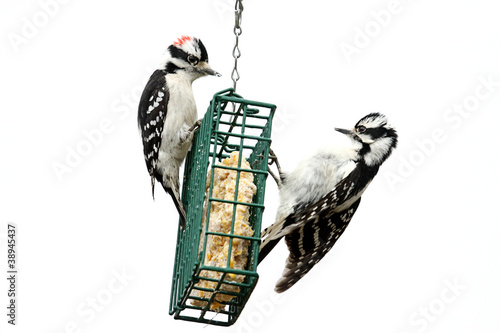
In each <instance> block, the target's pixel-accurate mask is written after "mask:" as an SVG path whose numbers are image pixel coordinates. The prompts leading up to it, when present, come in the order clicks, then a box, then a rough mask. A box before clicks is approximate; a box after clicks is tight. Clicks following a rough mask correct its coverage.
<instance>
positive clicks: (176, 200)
mask: <svg viewBox="0 0 500 333" xmlns="http://www.w3.org/2000/svg"><path fill="white" fill-rule="evenodd" d="M163 188H164V189H165V191H166V192H167V193H168V194H170V196H171V197H172V200H173V202H174V205H175V208H177V211H178V212H179V217H180V218H181V222H180V223H181V228H182V229H184V227H185V226H186V220H187V216H186V211H185V210H184V206H183V205H182V202H181V198H180V196H179V192H176V191H174V190H173V189H172V188H170V187H165V186H164V187H163Z"/></svg>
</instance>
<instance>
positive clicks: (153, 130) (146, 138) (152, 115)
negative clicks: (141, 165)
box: [137, 70, 170, 196]
mask: <svg viewBox="0 0 500 333" xmlns="http://www.w3.org/2000/svg"><path fill="white" fill-rule="evenodd" d="M169 97H170V95H169V92H168V88H167V84H166V79H165V72H164V71H162V70H156V71H155V72H154V73H153V74H152V75H151V77H150V78H149V81H148V83H147V84H146V87H145V88H144V91H143V93H142V96H141V100H140V102H139V113H138V117H137V120H138V123H139V128H140V130H141V135H142V144H143V146H144V159H145V161H146V166H147V168H148V172H149V174H150V176H151V183H152V186H153V196H154V176H155V174H154V172H155V168H156V164H157V161H158V151H159V149H160V144H161V134H162V131H163V126H164V123H165V118H166V117H167V103H168V100H169Z"/></svg>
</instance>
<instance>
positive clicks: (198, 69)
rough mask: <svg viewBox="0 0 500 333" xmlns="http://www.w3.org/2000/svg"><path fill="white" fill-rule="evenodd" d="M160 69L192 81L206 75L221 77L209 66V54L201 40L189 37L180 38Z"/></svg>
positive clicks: (170, 48) (169, 51)
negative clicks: (184, 76) (182, 75)
mask: <svg viewBox="0 0 500 333" xmlns="http://www.w3.org/2000/svg"><path fill="white" fill-rule="evenodd" d="M160 69H162V70H166V71H167V73H176V74H184V75H186V77H187V78H188V79H190V80H191V82H192V81H194V80H196V79H198V78H200V77H202V76H206V75H215V76H220V74H219V73H217V72H216V71H214V70H213V69H212V68H211V67H210V65H209V64H208V53H207V49H206V48H205V45H203V43H202V42H201V40H200V39H198V38H195V37H189V36H182V37H180V38H178V39H177V40H176V41H175V42H174V43H173V44H172V45H170V46H169V47H168V49H167V51H165V57H164V59H163V61H162V62H161V64H160Z"/></svg>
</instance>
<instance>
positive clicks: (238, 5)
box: [231, 0, 243, 92]
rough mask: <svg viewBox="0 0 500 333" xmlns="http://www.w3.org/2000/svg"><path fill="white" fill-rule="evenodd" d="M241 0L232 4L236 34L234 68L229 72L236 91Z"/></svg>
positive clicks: (238, 75) (241, 10) (238, 74)
mask: <svg viewBox="0 0 500 333" xmlns="http://www.w3.org/2000/svg"><path fill="white" fill-rule="evenodd" d="M242 1H243V0H236V4H235V6H234V29H233V32H234V35H235V36H236V40H235V43H234V48H233V58H234V68H233V72H232V73H231V79H232V80H233V89H234V92H236V83H237V82H238V80H239V79H240V73H238V58H239V57H241V51H240V48H239V46H238V42H239V37H240V35H241V33H242V30H241V14H242V13H243V2H242Z"/></svg>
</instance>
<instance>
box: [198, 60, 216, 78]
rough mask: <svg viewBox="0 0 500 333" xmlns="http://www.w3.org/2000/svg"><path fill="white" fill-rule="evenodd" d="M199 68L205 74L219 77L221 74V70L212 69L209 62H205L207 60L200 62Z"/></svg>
mask: <svg viewBox="0 0 500 333" xmlns="http://www.w3.org/2000/svg"><path fill="white" fill-rule="evenodd" d="M198 69H199V71H200V72H201V73H202V74H204V75H213V76H217V77H220V76H221V75H220V73H219V72H216V71H214V70H213V69H212V67H210V65H209V64H208V62H205V61H203V62H200V63H199V65H198Z"/></svg>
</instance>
